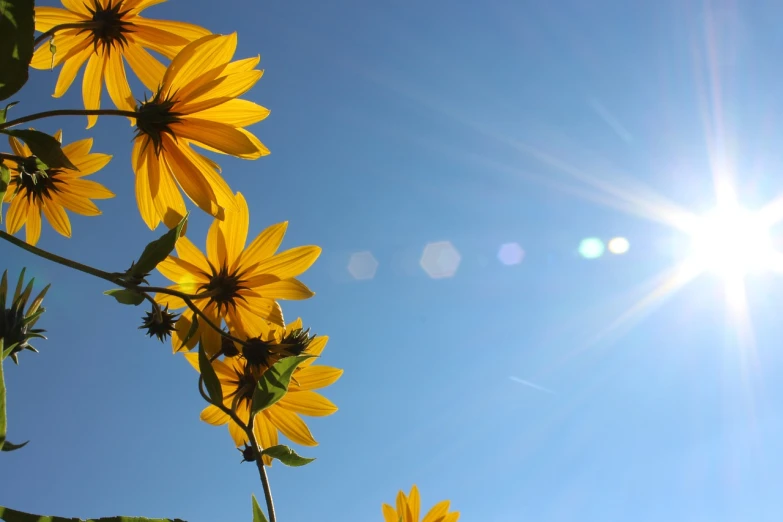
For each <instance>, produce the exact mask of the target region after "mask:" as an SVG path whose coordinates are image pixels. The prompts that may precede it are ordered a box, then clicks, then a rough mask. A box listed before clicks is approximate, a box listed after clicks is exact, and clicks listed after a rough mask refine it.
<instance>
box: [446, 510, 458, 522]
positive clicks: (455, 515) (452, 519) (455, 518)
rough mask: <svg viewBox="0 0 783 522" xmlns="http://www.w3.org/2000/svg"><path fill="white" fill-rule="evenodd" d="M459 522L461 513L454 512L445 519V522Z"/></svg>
mask: <svg viewBox="0 0 783 522" xmlns="http://www.w3.org/2000/svg"><path fill="white" fill-rule="evenodd" d="M458 520H459V512H458V511H454V512H453V513H449V514H448V515H446V516H445V517H443V522H457V521H458Z"/></svg>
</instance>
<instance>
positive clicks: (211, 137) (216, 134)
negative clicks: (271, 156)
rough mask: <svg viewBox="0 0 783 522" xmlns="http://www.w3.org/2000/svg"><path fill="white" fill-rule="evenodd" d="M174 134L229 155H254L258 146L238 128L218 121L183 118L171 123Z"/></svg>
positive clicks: (257, 150)
mask: <svg viewBox="0 0 783 522" xmlns="http://www.w3.org/2000/svg"><path fill="white" fill-rule="evenodd" d="M171 130H172V132H173V133H174V135H176V136H178V137H183V138H185V139H187V140H190V141H192V142H194V143H196V144H197V145H205V146H206V147H209V148H211V149H214V150H216V151H219V152H222V153H224V154H229V155H231V156H247V155H254V154H257V153H258V152H259V148H258V146H257V145H256V144H255V143H253V142H252V141H251V140H250V139H248V137H247V135H245V134H244V133H243V132H241V131H240V130H238V129H236V128H234V127H232V126H231V125H227V124H225V123H221V122H218V121H208V120H201V119H198V118H190V117H187V118H183V119H182V120H181V121H180V122H177V123H174V124H172V125H171Z"/></svg>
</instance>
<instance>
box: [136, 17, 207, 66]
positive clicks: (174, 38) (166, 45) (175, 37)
mask: <svg viewBox="0 0 783 522" xmlns="http://www.w3.org/2000/svg"><path fill="white" fill-rule="evenodd" d="M133 25H134V29H135V32H134V38H135V39H136V40H137V41H138V42H139V43H140V44H141V45H143V46H144V47H148V48H150V49H152V50H154V51H156V52H159V53H161V54H162V55H163V56H165V57H166V58H174V56H175V55H176V54H177V52H178V51H180V50H181V49H182V48H183V47H184V46H186V45H187V44H189V43H190V42H192V41H194V40H197V39H199V38H201V37H202V36H206V35H208V34H209V31H207V30H206V29H204V28H203V27H199V26H197V25H193V24H186V23H183V22H174V21H170V20H147V19H145V18H141V17H136V18H135V19H134V20H133Z"/></svg>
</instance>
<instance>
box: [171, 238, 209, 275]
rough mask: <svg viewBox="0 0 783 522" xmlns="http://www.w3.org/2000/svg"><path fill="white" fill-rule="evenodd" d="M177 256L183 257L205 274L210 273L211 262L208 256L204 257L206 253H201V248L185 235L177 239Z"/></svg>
mask: <svg viewBox="0 0 783 522" xmlns="http://www.w3.org/2000/svg"><path fill="white" fill-rule="evenodd" d="M176 249H177V256H178V257H179V258H180V259H182V260H183V261H187V262H188V263H190V264H191V265H193V266H194V267H196V268H198V269H199V270H200V271H201V272H203V273H204V274H209V273H210V269H209V263H207V258H206V257H204V254H202V253H201V250H199V249H198V247H197V246H196V245H194V244H193V242H192V241H191V240H190V239H188V238H187V237H185V236H180V238H179V239H177V245H176Z"/></svg>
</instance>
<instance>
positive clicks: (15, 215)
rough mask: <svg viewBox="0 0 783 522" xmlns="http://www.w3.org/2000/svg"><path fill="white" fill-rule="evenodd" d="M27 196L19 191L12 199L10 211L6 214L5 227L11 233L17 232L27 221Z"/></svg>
mask: <svg viewBox="0 0 783 522" xmlns="http://www.w3.org/2000/svg"><path fill="white" fill-rule="evenodd" d="M26 203H27V198H25V197H24V195H23V194H21V193H19V194H17V195H16V197H14V199H12V200H11V205H10V206H9V207H8V213H7V214H6V216H5V229H6V231H7V232H8V233H9V234H16V233H17V232H19V230H21V228H22V227H23V226H24V224H25V223H26V222H27V206H28V205H27V204H26Z"/></svg>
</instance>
